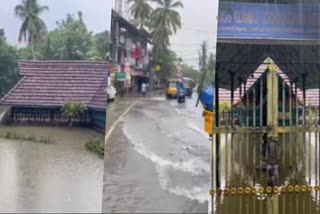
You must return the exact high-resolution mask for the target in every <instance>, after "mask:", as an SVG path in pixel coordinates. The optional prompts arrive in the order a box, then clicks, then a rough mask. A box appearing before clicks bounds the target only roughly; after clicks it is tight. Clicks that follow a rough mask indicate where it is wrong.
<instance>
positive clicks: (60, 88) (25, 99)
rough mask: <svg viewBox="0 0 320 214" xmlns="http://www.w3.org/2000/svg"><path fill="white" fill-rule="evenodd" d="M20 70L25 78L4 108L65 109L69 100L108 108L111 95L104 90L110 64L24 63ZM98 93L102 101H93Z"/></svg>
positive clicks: (11, 93) (84, 62)
mask: <svg viewBox="0 0 320 214" xmlns="http://www.w3.org/2000/svg"><path fill="white" fill-rule="evenodd" d="M19 69H20V74H21V75H22V76H23V77H22V79H21V80H20V81H19V83H17V84H16V86H15V87H14V88H13V89H12V90H11V91H10V92H9V93H8V94H7V95H6V96H5V97H4V98H3V99H2V100H1V104H2V105H9V106H48V107H50V106H51V107H61V106H63V105H64V103H65V102H66V101H81V102H83V103H84V104H85V105H86V106H88V107H91V106H90V104H91V102H92V103H94V107H95V108H101V109H105V107H106V99H107V94H106V93H104V94H102V93H101V90H102V88H106V87H107V77H108V63H107V62H89V61H20V62H19ZM97 94H99V100H100V102H93V101H94V98H95V97H96V96H98V95H97ZM103 96H104V97H103ZM102 101H105V103H103V102H102Z"/></svg>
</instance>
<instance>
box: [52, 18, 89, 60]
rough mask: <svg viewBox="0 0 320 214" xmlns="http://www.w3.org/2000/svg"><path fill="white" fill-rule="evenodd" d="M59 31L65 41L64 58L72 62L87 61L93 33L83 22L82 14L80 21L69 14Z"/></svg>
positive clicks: (59, 24) (59, 25)
mask: <svg viewBox="0 0 320 214" xmlns="http://www.w3.org/2000/svg"><path fill="white" fill-rule="evenodd" d="M58 29H60V32H61V36H62V40H63V48H64V49H63V50H62V54H63V56H62V58H63V59H71V60H82V59H86V58H87V53H88V51H89V49H90V46H91V43H92V39H91V38H92V32H89V31H88V30H87V27H86V25H85V23H84V22H83V20H82V13H81V12H79V13H78V19H75V18H74V17H72V16H70V14H69V15H68V16H67V19H66V20H63V21H62V22H60V23H58Z"/></svg>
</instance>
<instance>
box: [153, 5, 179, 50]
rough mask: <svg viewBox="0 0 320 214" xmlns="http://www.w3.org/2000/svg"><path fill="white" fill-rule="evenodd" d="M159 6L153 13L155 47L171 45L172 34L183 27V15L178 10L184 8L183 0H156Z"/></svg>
mask: <svg viewBox="0 0 320 214" xmlns="http://www.w3.org/2000/svg"><path fill="white" fill-rule="evenodd" d="M155 2H156V3H157V6H158V7H157V8H156V9H155V10H153V12H152V14H151V19H150V20H151V23H150V29H151V34H152V39H153V43H154V46H155V48H161V49H166V48H168V47H169V46H170V36H172V35H173V34H175V33H176V32H177V30H178V29H179V28H181V16H180V14H179V12H177V11H176V10H177V9H179V8H183V4H182V2H181V1H176V0H156V1H155Z"/></svg>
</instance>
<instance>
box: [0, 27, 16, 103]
mask: <svg viewBox="0 0 320 214" xmlns="http://www.w3.org/2000/svg"><path fill="white" fill-rule="evenodd" d="M18 79H19V75H18V65H17V50H16V49H15V48H14V47H12V46H10V45H9V44H8V43H7V42H6V37H5V33H4V30H2V29H0V98H1V97H3V96H4V95H5V94H6V93H7V92H8V91H9V90H10V89H11V88H12V87H13V86H14V85H15V84H16V82H17V81H18Z"/></svg>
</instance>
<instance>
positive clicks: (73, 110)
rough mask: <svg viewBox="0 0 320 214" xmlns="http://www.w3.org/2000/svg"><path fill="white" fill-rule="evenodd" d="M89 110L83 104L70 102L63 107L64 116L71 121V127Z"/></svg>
mask: <svg viewBox="0 0 320 214" xmlns="http://www.w3.org/2000/svg"><path fill="white" fill-rule="evenodd" d="M86 110H87V107H86V106H85V105H84V104H83V103H81V102H71V101H68V102H66V103H65V104H64V106H63V114H64V116H65V117H66V118H67V120H68V121H69V126H70V127H71V126H72V124H73V121H74V120H75V119H76V118H77V117H79V116H80V115H81V114H83V113H84V112H85V111H86Z"/></svg>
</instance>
